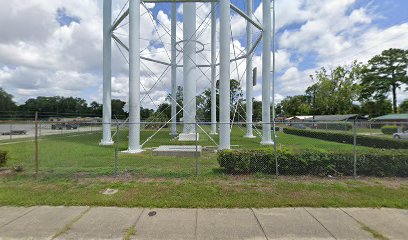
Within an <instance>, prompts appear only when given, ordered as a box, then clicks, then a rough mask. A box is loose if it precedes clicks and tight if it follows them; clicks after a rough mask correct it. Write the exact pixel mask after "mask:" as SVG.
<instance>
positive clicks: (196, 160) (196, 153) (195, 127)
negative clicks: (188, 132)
mask: <svg viewBox="0 0 408 240" xmlns="http://www.w3.org/2000/svg"><path fill="white" fill-rule="evenodd" d="M194 129H195V130H194V131H195V147H196V152H195V175H196V177H198V132H197V122H196V123H195V124H194Z"/></svg>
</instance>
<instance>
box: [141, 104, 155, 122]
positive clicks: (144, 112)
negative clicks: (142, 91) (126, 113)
mask: <svg viewBox="0 0 408 240" xmlns="http://www.w3.org/2000/svg"><path fill="white" fill-rule="evenodd" d="M153 113H154V110H153V109H149V108H143V107H140V119H141V120H142V121H145V120H147V119H148V118H149V117H150V116H151V115H152V114H153Z"/></svg>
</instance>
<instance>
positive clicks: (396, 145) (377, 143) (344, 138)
mask: <svg viewBox="0 0 408 240" xmlns="http://www.w3.org/2000/svg"><path fill="white" fill-rule="evenodd" d="M283 132H284V133H286V134H292V135H297V136H302V137H310V138H317V139H321V140H326V141H331V142H338V143H347V144H353V134H352V133H341V132H339V133H337V132H323V131H314V130H305V129H295V128H285V129H284V130H283ZM356 138H357V145H359V146H366V147H373V148H385V149H408V141H399V140H395V139H388V138H381V137H372V136H366V135H357V137H356Z"/></svg>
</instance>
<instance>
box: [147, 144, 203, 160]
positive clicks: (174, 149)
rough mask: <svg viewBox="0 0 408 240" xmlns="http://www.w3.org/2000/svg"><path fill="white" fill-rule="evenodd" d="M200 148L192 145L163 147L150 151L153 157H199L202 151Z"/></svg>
mask: <svg viewBox="0 0 408 240" xmlns="http://www.w3.org/2000/svg"><path fill="white" fill-rule="evenodd" d="M202 149H203V148H202V147H201V146H197V147H196V146H195V145H194V146H192V145H163V146H160V147H158V148H156V149H154V150H153V151H152V154H153V156H171V157H199V156H201V151H202Z"/></svg>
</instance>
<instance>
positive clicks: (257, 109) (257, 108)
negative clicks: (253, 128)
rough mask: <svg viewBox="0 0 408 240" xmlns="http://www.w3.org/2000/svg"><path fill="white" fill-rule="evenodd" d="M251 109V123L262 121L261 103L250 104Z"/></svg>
mask: <svg viewBox="0 0 408 240" xmlns="http://www.w3.org/2000/svg"><path fill="white" fill-rule="evenodd" d="M252 107H253V109H252V121H253V122H257V121H262V102H261V101H255V100H254V101H253V103H252Z"/></svg>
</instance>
